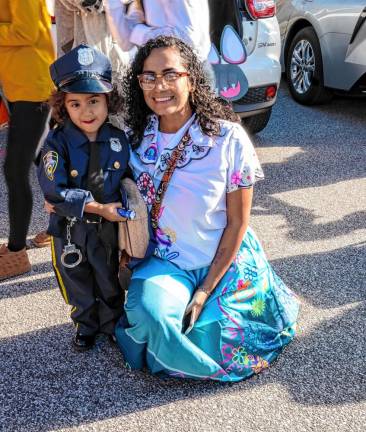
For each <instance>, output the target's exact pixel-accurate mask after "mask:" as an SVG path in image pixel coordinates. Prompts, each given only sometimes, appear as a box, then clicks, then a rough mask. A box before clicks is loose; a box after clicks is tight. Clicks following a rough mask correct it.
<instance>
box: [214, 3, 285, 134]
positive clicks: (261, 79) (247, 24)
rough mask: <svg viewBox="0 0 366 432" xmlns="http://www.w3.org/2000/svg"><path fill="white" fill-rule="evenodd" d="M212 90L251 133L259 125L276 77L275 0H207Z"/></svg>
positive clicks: (264, 121) (265, 114) (271, 102)
mask: <svg viewBox="0 0 366 432" xmlns="http://www.w3.org/2000/svg"><path fill="white" fill-rule="evenodd" d="M209 6H210V20H211V25H210V26H211V40H212V43H213V48H212V49H211V53H210V58H209V60H210V62H211V63H212V65H213V67H214V70H215V74H216V87H217V93H218V94H219V95H220V96H221V97H223V98H224V99H226V100H228V101H230V102H231V103H232V104H233V107H234V109H235V111H236V112H237V113H238V114H239V115H240V117H242V119H243V124H244V125H245V126H246V128H247V130H248V131H249V132H251V133H256V132H259V131H261V130H262V129H264V128H265V127H266V125H267V123H268V121H269V119H270V116H271V110H272V106H273V105H274V103H275V102H276V98H277V90H278V87H279V83H280V79H281V65H280V55H281V40H280V31H279V26H278V22H277V18H276V2H275V0H209Z"/></svg>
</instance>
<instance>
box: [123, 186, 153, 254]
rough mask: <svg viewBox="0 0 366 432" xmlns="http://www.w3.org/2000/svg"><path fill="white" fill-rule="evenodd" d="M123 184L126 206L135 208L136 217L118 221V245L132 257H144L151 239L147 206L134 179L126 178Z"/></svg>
mask: <svg viewBox="0 0 366 432" xmlns="http://www.w3.org/2000/svg"><path fill="white" fill-rule="evenodd" d="M121 186H122V190H124V192H125V194H126V196H127V203H124V204H125V207H126V208H129V209H132V210H134V211H135V213H136V217H135V218H134V219H133V220H129V219H127V220H126V221H123V222H119V223H118V246H119V249H120V250H121V251H126V253H127V254H128V255H129V256H130V257H132V258H144V256H145V254H146V250H147V247H148V245H149V240H150V234H149V219H148V212H147V207H146V204H145V201H144V199H143V198H142V195H141V194H140V191H139V190H138V188H137V186H136V183H135V182H134V181H133V180H131V179H129V178H124V179H123V180H122V181H121Z"/></svg>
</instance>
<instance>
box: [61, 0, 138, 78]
mask: <svg viewBox="0 0 366 432" xmlns="http://www.w3.org/2000/svg"><path fill="white" fill-rule="evenodd" d="M55 18H56V32H57V57H60V56H62V55H64V54H66V53H68V52H69V51H70V50H71V49H72V48H74V47H76V46H78V45H81V44H87V45H89V46H92V47H93V48H96V49H98V50H99V51H101V52H102V53H103V54H104V55H106V56H107V57H108V58H109V59H110V61H111V64H112V70H113V72H114V75H115V74H119V73H120V72H122V70H123V68H124V67H125V66H126V65H127V64H128V63H129V61H130V56H129V54H128V53H126V52H123V51H122V50H121V49H120V48H119V47H118V45H117V44H116V43H115V42H114V41H113V38H112V36H111V34H110V31H109V29H108V25H107V21H106V16H105V11H104V6H103V1H102V0H56V2H55Z"/></svg>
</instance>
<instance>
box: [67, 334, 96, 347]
mask: <svg viewBox="0 0 366 432" xmlns="http://www.w3.org/2000/svg"><path fill="white" fill-rule="evenodd" d="M72 342H73V344H74V347H75V348H76V349H77V350H78V351H87V350H88V349H90V348H92V347H93V346H94V343H95V335H82V334H80V333H76V335H75V337H74V339H73V341H72Z"/></svg>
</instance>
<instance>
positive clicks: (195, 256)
mask: <svg viewBox="0 0 366 432" xmlns="http://www.w3.org/2000/svg"><path fill="white" fill-rule="evenodd" d="M188 128H189V134H190V141H189V143H188V145H187V146H186V147H185V150H184V153H183V154H182V157H181V158H180V159H179V160H178V163H177V166H176V168H175V170H174V173H173V176H172V178H171V180H170V182H169V185H168V189H167V191H166V193H165V196H164V199H163V202H162V205H161V209H160V214H159V227H158V229H157V232H156V241H157V244H156V248H155V255H156V256H158V257H160V258H162V259H167V260H170V261H172V262H173V263H175V264H176V265H178V266H179V267H180V268H181V269H184V270H193V269H199V268H202V267H206V266H209V265H210V264H211V262H212V260H213V258H214V256H215V253H216V250H217V248H218V245H219V242H220V239H221V236H222V233H223V231H224V229H225V227H226V224H227V217H226V194H227V193H231V192H233V191H235V190H237V189H238V188H249V187H251V186H252V185H253V184H254V182H255V179H256V178H257V179H258V178H259V179H261V178H263V172H262V169H261V166H260V163H259V161H258V158H257V155H256V153H255V150H254V147H253V144H252V142H251V140H250V139H249V137H248V135H247V133H246V132H245V131H244V129H243V128H242V127H241V126H240V125H239V124H237V123H231V122H228V121H222V122H221V134H220V136H212V137H210V136H207V135H205V134H204V133H203V132H202V130H201V128H200V126H199V124H198V122H197V121H196V119H195V116H192V117H191V118H190V119H189V121H188V122H187V123H186V124H185V125H184V126H183V127H182V128H181V129H180V130H179V131H178V132H177V133H176V134H175V136H174V137H173V138H172V139H171V140H169V143H168V145H167V146H166V147H165V148H163V149H162V150H161V151H159V150H160V149H161V148H162V146H161V143H158V142H157V140H158V139H159V137H160V136H161V135H160V134H159V120H158V118H157V116H155V115H152V116H151V117H150V119H149V122H148V125H147V127H146V129H145V132H144V137H143V140H142V142H141V144H140V146H139V147H138V148H137V149H136V150H134V151H133V152H132V153H131V158H130V166H131V168H132V170H133V172H134V176H135V180H136V183H137V186H138V188H139V190H140V192H141V194H142V196H143V198H144V200H145V202H146V204H147V205H148V207H149V210H150V209H151V206H152V204H153V203H154V200H155V192H156V190H157V189H158V187H159V184H160V182H161V179H162V177H163V174H164V171H165V169H166V168H167V161H168V160H169V158H170V155H171V153H172V151H173V149H174V148H175V147H176V146H177V145H178V144H179V142H180V140H181V139H182V137H183V135H184V134H185V132H186V131H187V129H188ZM158 149H159V150H158Z"/></svg>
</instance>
